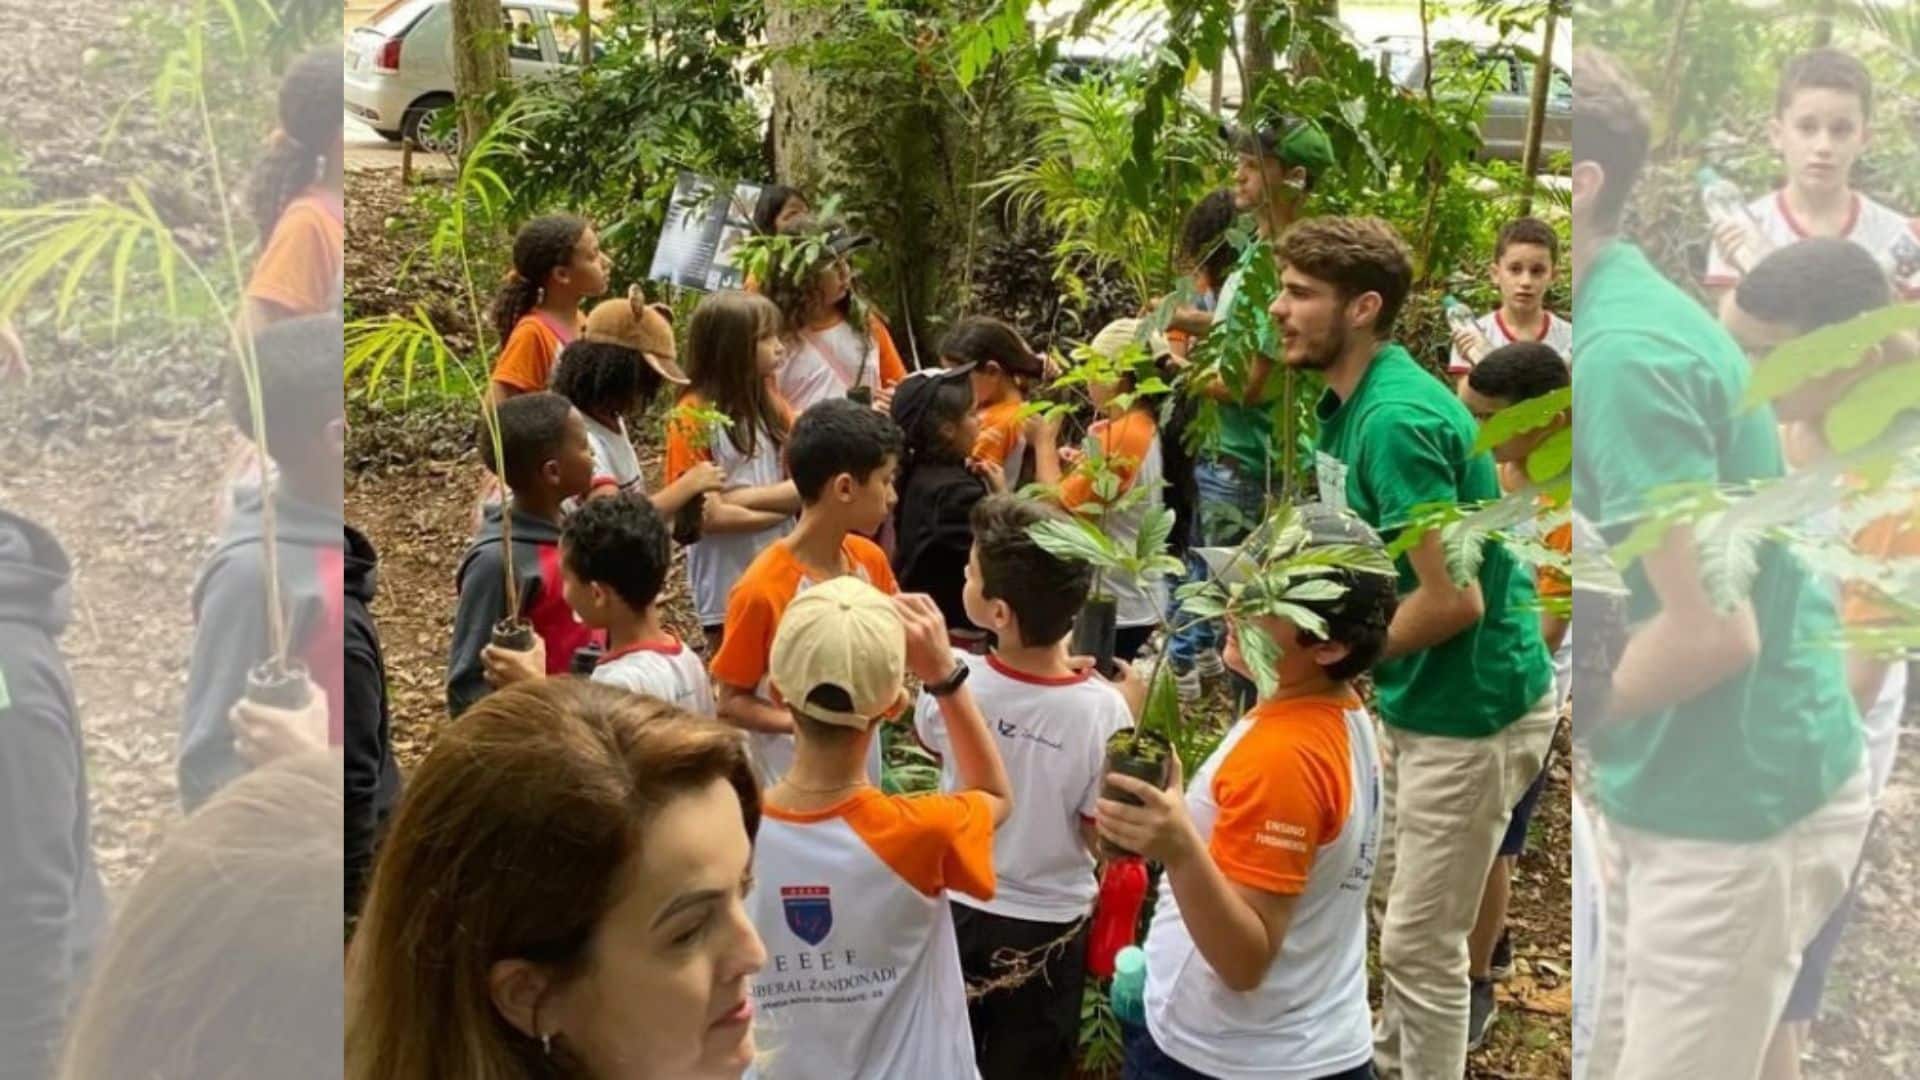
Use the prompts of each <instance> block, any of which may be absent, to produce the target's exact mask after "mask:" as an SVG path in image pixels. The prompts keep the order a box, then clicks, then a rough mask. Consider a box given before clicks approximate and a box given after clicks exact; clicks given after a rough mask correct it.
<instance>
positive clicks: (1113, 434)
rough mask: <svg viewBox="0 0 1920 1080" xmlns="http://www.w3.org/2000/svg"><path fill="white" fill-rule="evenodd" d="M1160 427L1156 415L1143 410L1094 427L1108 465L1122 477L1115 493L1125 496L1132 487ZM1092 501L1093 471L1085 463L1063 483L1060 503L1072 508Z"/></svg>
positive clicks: (1101, 451)
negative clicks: (1157, 424) (1149, 414)
mask: <svg viewBox="0 0 1920 1080" xmlns="http://www.w3.org/2000/svg"><path fill="white" fill-rule="evenodd" d="M1157 431H1158V429H1157V428H1156V427H1155V426H1154V423H1153V417H1151V416H1148V415H1147V414H1146V413H1143V412H1130V413H1128V414H1127V415H1126V416H1123V417H1121V418H1120V419H1119V420H1117V421H1102V422H1101V423H1098V424H1095V425H1094V426H1093V437H1094V441H1095V442H1097V443H1099V445H1100V454H1101V456H1103V457H1105V458H1106V459H1107V466H1108V468H1110V469H1111V470H1113V473H1114V475H1116V476H1118V477H1119V478H1120V490H1119V491H1118V492H1115V496H1116V497H1118V496H1120V495H1125V494H1126V493H1127V489H1128V488H1130V487H1132V486H1133V477H1134V474H1135V473H1137V472H1139V471H1140V462H1142V461H1144V460H1145V459H1146V456H1147V451H1148V450H1151V449H1152V448H1153V437H1154V435H1155V434H1156V433H1157ZM1092 500H1093V470H1092V469H1090V468H1089V467H1087V466H1086V465H1085V464H1082V465H1081V466H1079V467H1078V468H1076V469H1074V470H1073V472H1072V474H1071V475H1069V476H1068V477H1067V478H1066V479H1065V480H1063V481H1061V484H1060V505H1062V506H1064V507H1066V508H1067V509H1069V510H1072V509H1074V508H1076V507H1078V506H1081V505H1083V504H1085V503H1087V502H1090V501H1092Z"/></svg>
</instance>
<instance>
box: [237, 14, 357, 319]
mask: <svg viewBox="0 0 1920 1080" xmlns="http://www.w3.org/2000/svg"><path fill="white" fill-rule="evenodd" d="M329 85H330V86H331V87H332V89H333V90H334V91H335V92H336V98H337V93H338V90H339V87H340V57H339V55H338V53H337V51H333V50H328V49H325V48H320V49H313V50H310V51H308V52H307V53H305V54H304V55H302V56H301V57H300V58H299V59H298V60H295V61H294V63H293V66H292V67H291V68H289V69H288V70H287V74H286V77H285V78H284V79H282V80H281V83H280V106H279V118H280V127H279V128H278V129H277V130H275V131H274V133H273V137H272V138H271V139H270V140H269V141H268V143H267V155H266V157H264V158H262V159H261V160H260V163H259V164H258V165H256V166H254V171H253V177H252V182H251V188H252V190H251V191H250V192H249V199H250V204H251V205H250V208H251V209H252V211H253V216H254V221H255V222H256V223H258V225H259V226H260V235H261V237H262V238H263V241H264V244H265V246H264V247H263V248H262V249H261V252H260V258H259V261H257V262H256V263H254V268H253V277H252V278H251V279H250V280H249V281H248V282H247V319H248V325H249V326H252V327H253V328H255V329H258V328H259V327H261V326H265V325H266V324H268V323H271V322H278V321H279V320H281V319H292V318H298V317H300V316H302V315H319V314H322V313H324V312H328V311H334V310H337V309H338V308H339V307H340V292H341V272H342V271H341V267H342V265H343V256H342V250H343V246H344V240H343V232H342V221H343V209H342V200H341V180H340V164H341V161H342V160H343V159H344V156H345V145H346V144H345V141H344V137H343V128H342V125H341V114H340V111H339V110H337V109H334V108H332V107H331V106H329V105H328V104H327V100H328V99H327V94H326V93H325V91H326V89H327V88H328V86H329Z"/></svg>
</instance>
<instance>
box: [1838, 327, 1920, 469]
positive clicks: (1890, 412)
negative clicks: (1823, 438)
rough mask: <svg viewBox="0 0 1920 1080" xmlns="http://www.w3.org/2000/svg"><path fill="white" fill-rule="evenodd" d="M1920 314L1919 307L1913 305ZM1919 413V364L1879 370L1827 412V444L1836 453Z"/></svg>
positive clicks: (1854, 387)
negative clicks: (1909, 413)
mask: <svg viewBox="0 0 1920 1080" xmlns="http://www.w3.org/2000/svg"><path fill="white" fill-rule="evenodd" d="M1914 310H1916V311H1920V304H1916V305H1914ZM1914 409H1920V360H1909V361H1906V362H1905V363H1901V364H1897V365H1895V366H1893V367H1889V368H1882V369H1880V370H1878V371H1875V372H1874V373H1873V374H1871V375H1868V376H1867V377H1865V378H1863V379H1861V380H1860V381H1859V382H1858V383H1855V384H1854V386H1853V388H1852V389H1850V390H1848V391H1847V394H1846V396H1845V397H1843V398H1841V399H1840V401H1839V402H1838V403H1836V404H1835V405H1834V406H1833V408H1831V409H1829V410H1828V411H1827V419H1826V434H1827V444H1828V445H1829V446H1831V447H1833V450H1834V452H1835V453H1841V454H1844V453H1846V452H1848V451H1850V450H1857V449H1859V448H1860V447H1862V446H1865V445H1867V444H1868V443H1870V442H1872V441H1874V440H1875V439H1877V438H1879V437H1880V435H1881V434H1882V433H1883V432H1885V431H1886V430H1887V426H1888V425H1889V424H1892V423H1893V421H1894V419H1895V418H1896V417H1898V416H1899V415H1900V414H1901V413H1904V412H1907V411H1909V410H1914Z"/></svg>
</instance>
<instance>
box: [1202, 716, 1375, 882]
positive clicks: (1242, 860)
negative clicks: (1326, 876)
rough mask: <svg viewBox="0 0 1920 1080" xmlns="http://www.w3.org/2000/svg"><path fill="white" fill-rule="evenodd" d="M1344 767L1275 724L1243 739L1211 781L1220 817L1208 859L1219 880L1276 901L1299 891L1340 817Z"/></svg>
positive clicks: (1346, 783)
mask: <svg viewBox="0 0 1920 1080" xmlns="http://www.w3.org/2000/svg"><path fill="white" fill-rule="evenodd" d="M1346 765H1347V763H1346V762H1345V761H1340V762H1335V761H1332V760H1330V758H1329V756H1328V755H1325V754H1322V753H1320V752H1318V750H1317V748H1316V747H1314V746H1313V745H1311V744H1309V743H1307V742H1304V741H1300V740H1299V739H1298V738H1297V736H1296V735H1294V734H1293V733H1290V732H1289V731H1287V730H1286V729H1285V728H1283V727H1282V726H1280V725H1277V724H1269V725H1265V730H1259V729H1256V730H1255V731H1252V732H1249V733H1248V734H1247V736H1246V737H1245V738H1242V739H1241V740H1240V742H1239V743H1237V744H1236V745H1235V746H1234V748H1233V750H1232V751H1231V752H1230V753H1229V755H1228V757H1227V760H1225V761H1223V762H1221V764H1220V768H1219V770H1218V771H1216V772H1215V773H1214V779H1213V797H1214V802H1215V803H1216V804H1217V805H1218V806H1219V808H1220V812H1219V815H1218V816H1217V817H1215V818H1214V822H1213V837H1212V839H1211V840H1209V841H1208V842H1207V853H1208V854H1209V855H1211V856H1212V858H1213V861H1214V863H1215V864H1217V865H1218V866H1219V867H1220V871H1221V873H1223V874H1225V875H1226V876H1227V877H1228V878H1229V879H1230V880H1232V881H1234V882H1237V883H1238V884H1241V885H1245V886H1247V887H1248V888H1250V889H1259V890H1260V891H1262V892H1269V893H1274V894H1276V895H1279V896H1297V895H1299V894H1300V893H1301V892H1304V891H1305V890H1306V887H1307V875H1308V873H1309V872H1310V871H1312V869H1313V860H1314V856H1315V855H1316V854H1318V853H1319V850H1320V845H1321V844H1324V843H1326V842H1327V841H1329V840H1332V839H1333V838H1334V837H1336V836H1338V835H1339V832H1340V829H1341V828H1342V826H1343V823H1344V821H1345V819H1346V816H1347V809H1348V807H1349V805H1350V800H1351V798H1352V792H1351V791H1350V790H1349V788H1350V787H1351V786H1352V784H1351V778H1350V777H1349V776H1348V774H1347V767H1346Z"/></svg>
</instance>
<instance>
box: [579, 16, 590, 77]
mask: <svg viewBox="0 0 1920 1080" xmlns="http://www.w3.org/2000/svg"><path fill="white" fill-rule="evenodd" d="M592 7H593V4H592V0H580V70H582V71H585V70H586V69H588V68H590V67H592V66H593V11H592Z"/></svg>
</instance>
